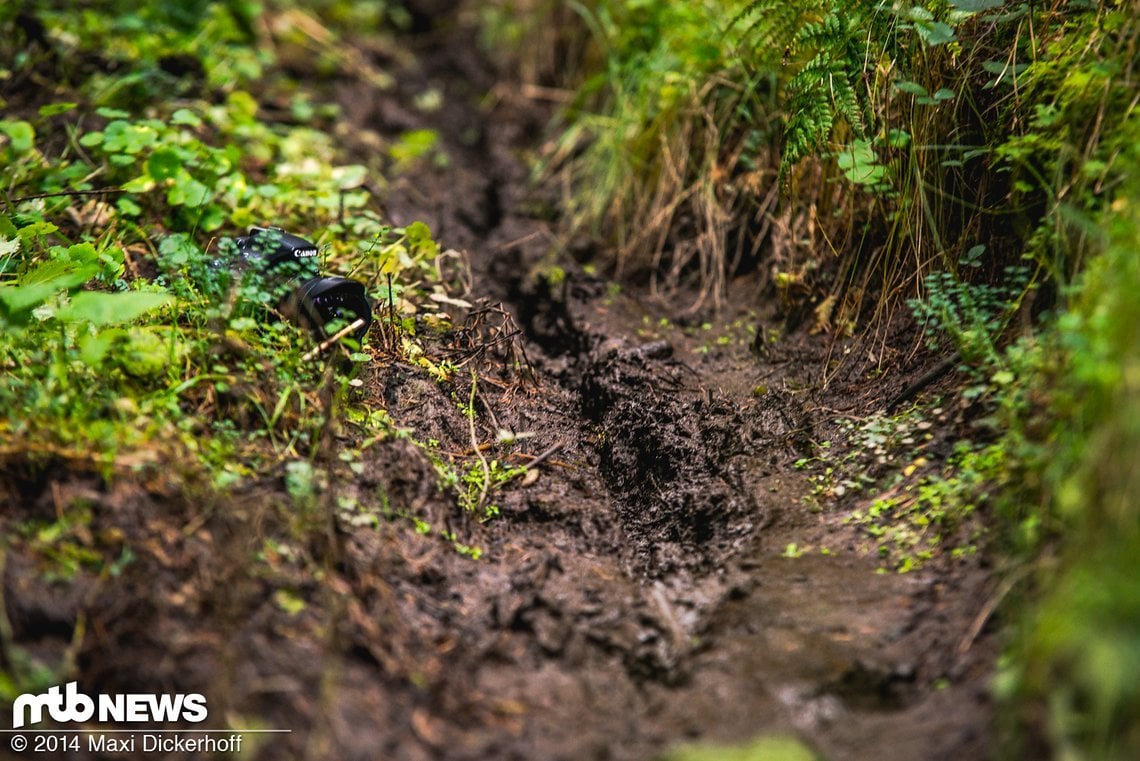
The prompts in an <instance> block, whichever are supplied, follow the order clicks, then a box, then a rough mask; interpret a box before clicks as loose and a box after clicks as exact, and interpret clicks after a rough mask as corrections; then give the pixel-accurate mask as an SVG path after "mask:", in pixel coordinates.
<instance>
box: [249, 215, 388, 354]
mask: <svg viewBox="0 0 1140 761" xmlns="http://www.w3.org/2000/svg"><path fill="white" fill-rule="evenodd" d="M234 243H235V244H236V245H237V254H238V256H240V257H241V259H242V261H241V262H237V263H233V262H231V263H230V264H231V266H232V265H233V264H237V265H238V266H241V267H242V268H243V269H245V270H246V271H247V272H252V273H254V274H255V277H257V278H258V279H259V280H260V281H261V283H262V284H263V285H264V286H265V288H264V289H263V290H262V291H261V292H262V293H264V294H267V296H266V297H267V298H268V300H269V301H275V302H276V304H275V306H276V308H277V311H278V312H280V313H281V314H283V315H285V316H286V317H288V318H289V319H291V320H293V321H294V322H296V323H298V324H300V325H303V326H305V327H307V328H309V329H310V330H312V331H313V332H314V333H316V334H317V335H318V336H320V337H327V336H328V335H329V334H330V333H332V332H334V330H330V329H329V328H330V327H332V326H335V325H338V324H339V327H348V326H350V325H354V324H357V323H358V322H359V325H358V327H357V328H356V329H355V330H353V331H352V335H353V336H355V338H356V340H357V341H360V340H362V339H363V338H364V334H365V333H367V332H368V326H369V325H371V324H372V305H371V304H370V303H369V302H368V296H367V294H366V293H365V290H364V285H362V284H361V283H359V282H357V281H355V280H349V279H348V278H344V277H322V276H321V273H320V264H319V262H318V260H317V247H316V246H315V245H314V244H313V243H311V242H309V241H307V240H305V239H304V238H301V237H298V236H296V235H291V234H289V233H287V232H285V231H284V230H282V229H280V228H278V227H251V228H250V230H249V235H242V236H239V237H237V238H235V239H234ZM267 306H268V305H267Z"/></svg>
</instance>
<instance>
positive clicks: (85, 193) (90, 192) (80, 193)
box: [12, 188, 127, 203]
mask: <svg viewBox="0 0 1140 761" xmlns="http://www.w3.org/2000/svg"><path fill="white" fill-rule="evenodd" d="M126 192H127V191H125V190H123V189H122V188H100V189H98V190H59V191H56V192H55V193H35V194H33V195H30V196H20V197H19V198H13V199H12V203H20V202H21V201H35V200H37V199H40V198H59V197H60V196H96V195H107V194H110V193H126Z"/></svg>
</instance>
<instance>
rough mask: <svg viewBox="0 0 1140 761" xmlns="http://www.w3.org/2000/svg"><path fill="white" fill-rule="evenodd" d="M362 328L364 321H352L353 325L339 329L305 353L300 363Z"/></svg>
mask: <svg viewBox="0 0 1140 761" xmlns="http://www.w3.org/2000/svg"><path fill="white" fill-rule="evenodd" d="M363 327H364V320H362V319H361V320H355V321H353V323H352V324H351V325H347V326H345V327H343V328H341V329H340V330H338V331H337V332H336V333H335V334H334V335H332V336H330V337H328V338H326V339H325V340H324V341H322V342H321V343H319V344H317V345H316V346H314V347H313V348H312V349H310V350H309V351H307V352H305V354H304V356H302V357H301V361H302V362H308V361H309V360H310V359H313V358H314V357H316V356H317V355H319V354H320V353H321V352H323V351H324V350H325V349H327V348H329V347H330V346H332V345H333V344H335V343H336V342H337V341H339V340H340V339H342V338H344V337H345V336H347V335H348V334H349V333H353V332H355V331H357V330H360V329H361V328H363Z"/></svg>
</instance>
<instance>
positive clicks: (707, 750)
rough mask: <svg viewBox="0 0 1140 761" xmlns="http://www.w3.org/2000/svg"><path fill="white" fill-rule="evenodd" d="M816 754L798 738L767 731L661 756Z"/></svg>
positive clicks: (762, 760) (764, 760) (772, 760)
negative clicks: (747, 739)
mask: <svg viewBox="0 0 1140 761" xmlns="http://www.w3.org/2000/svg"><path fill="white" fill-rule="evenodd" d="M819 758H820V757H819V755H817V754H816V753H815V751H813V750H811V749H810V748H809V747H808V746H807V745H805V744H804V743H803V742H801V741H800V740H798V739H796V738H794V737H788V736H783V735H769V736H766V737H761V738H759V739H757V740H753V741H752V742H750V743H747V744H743V745H737V746H726V745H712V744H702V745H685V746H681V747H679V748H674V749H673V750H670V751H669V752H668V753H666V754H665V755H663V756H661V757H660V760H661V761H817V759H819Z"/></svg>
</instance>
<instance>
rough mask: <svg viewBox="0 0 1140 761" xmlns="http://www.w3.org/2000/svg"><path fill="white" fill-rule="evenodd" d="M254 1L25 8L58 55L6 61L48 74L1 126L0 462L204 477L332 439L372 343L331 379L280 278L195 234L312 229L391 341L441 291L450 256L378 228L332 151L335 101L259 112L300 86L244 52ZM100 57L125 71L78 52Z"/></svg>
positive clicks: (255, 466)
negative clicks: (376, 305)
mask: <svg viewBox="0 0 1140 761" xmlns="http://www.w3.org/2000/svg"><path fill="white" fill-rule="evenodd" d="M381 5H383V4H376V3H370V4H365V6H367V7H365V6H360V7H357V8H356V9H355V10H353V11H352V13H350V14H349V16H346V17H344V18H340V16H337V14H342V12H343V11H345V10H346V7H345V6H344V4H340V3H325V4H323V5H322V6H321V8H320V9H319V10H320V12H321V13H325V14H328V15H329V17H330V19H331V18H332V17H334V16H335V17H337V18H339V19H340V21H338V22H337V23H348V22H349V21H350V20H351V19H352V18H359V14H361V13H369V12H372V13H383V12H384V10H383V8H381V7H380V6H381ZM111 11H115V12H114V13H112V12H111ZM255 11H256V12H260V9H255V8H253V7H252V6H249V5H247V4H244V3H241V2H232V3H201V2H190V3H182V4H174V5H171V4H158V3H143V4H141V5H140V4H133V3H111V4H109V5H107V6H106V7H102V8H100V9H98V10H94V9H91V10H83V11H82V12H79V13H65V12H61V11H56V10H54V9H53V8H36V9H34V12H35V14H36V16H37V19H38V20H39V21H40V22H41V23H42V24H43V25H44V27H45V28H46V29H48V30H50V32H51V39H50V44H51V45H56V46H58V49H56V50H55V51H54V52H55V53H57V54H61V55H56V56H54V57H45V56H41V55H40V52H39V51H40V48H39V47H34V46H33V48H31V49H30V50H28V51H25V52H23V53H19V54H16V55H14V56H13V57H12V59H11V60H12V67H13V69H12V71H11V72H6V74H11V73H13V72H14V73H16V74H24V73H28V72H30V71H32V70H33V69H34V68H35V67H40V68H39V69H38V70H37V72H38V73H36V74H35V77H43V76H47V75H48V74H47V72H48V71H49V70H50V71H51V72H52V74H51V75H52V76H54V77H56V78H58V80H59V81H60V83H61V86H60V88H59V90H58V92H52V93H40V92H38V91H36V90H34V89H24V90H20V91H18V92H17V93H16V95H17V96H19V98H21V99H22V100H21V101H19V102H13V103H10V104H9V108H8V111H7V113H6V114H5V119H4V120H3V121H0V159H3V160H4V161H5V162H6V164H7V166H6V187H5V195H4V196H3V199H2V201H0V202H2V203H3V206H2V207H0V212H3V213H0V328H3V330H2V331H0V367H2V368H3V372H4V374H5V383H4V384H3V387H2V388H0V408H3V409H4V410H6V411H7V414H6V415H5V417H4V420H3V421H2V422H0V439H2V441H3V443H4V452H5V455H6V456H22V457H27V458H30V459H33V460H35V459H41V458H50V457H64V458H66V459H68V460H71V461H73V462H76V463H77V464H81V463H88V464H92V465H94V466H96V467H98V468H106V469H107V471H106V472H108V473H109V472H110V471H111V470H112V469H114V468H116V467H127V466H132V465H140V466H141V465H145V464H146V463H148V462H161V461H164V460H174V461H178V462H180V463H182V464H183V468H184V469H185V470H187V471H193V470H195V469H203V470H205V471H206V472H207V473H208V474H209V475H210V476H211V477H212V478H213V479H214V481H215V483H216V484H218V485H228V484H232V483H234V482H235V481H237V480H240V479H242V478H245V477H247V476H249V475H252V474H256V473H259V472H263V471H264V469H265V468H267V467H270V466H271V465H273V464H274V463H275V462H277V461H279V460H281V459H285V458H288V459H290V460H298V458H300V460H299V461H300V462H305V461H306V460H307V458H310V457H312V456H314V454H315V453H316V452H317V450H318V448H319V444H320V441H321V440H322V438H323V437H325V436H327V435H328V434H329V432H330V431H335V426H332V425H331V424H330V421H331V420H332V418H333V409H332V406H337V407H339V408H340V409H342V410H343V408H344V407H345V406H348V407H349V408H350V409H351V404H350V401H349V400H350V397H351V393H350V392H351V389H352V386H351V385H350V382H351V381H352V376H353V374H354V373H355V372H356V368H357V367H358V366H359V364H360V362H362V361H365V360H369V359H371V355H370V354H368V353H366V352H360V351H355V352H353V353H351V359H350V362H349V363H344V364H334V365H333V366H331V367H330V368H328V370H327V371H326V368H324V367H323V365H322V364H321V363H319V362H313V361H306V360H305V359H303V354H304V353H305V351H307V349H308V348H310V346H309V341H308V337H307V336H306V335H305V334H304V333H303V332H302V331H300V330H299V329H297V328H295V327H293V326H292V325H291V324H289V323H288V322H287V321H284V320H281V319H280V315H279V314H277V307H278V306H279V304H280V302H281V297H282V295H283V292H284V291H285V290H288V289H289V287H290V286H289V283H288V277H285V276H284V275H286V274H287V273H283V272H275V273H273V275H272V276H270V275H268V274H267V273H265V272H263V271H260V270H257V269H255V268H248V267H244V266H243V265H242V263H241V262H240V261H239V260H238V258H237V255H236V252H235V247H234V244H233V242H232V240H229V239H227V238H224V237H222V238H221V239H220V240H213V241H211V242H210V243H208V244H207V238H206V236H205V234H206V233H209V232H211V231H221V230H222V229H223V228H224V229H225V230H226V231H233V230H237V231H242V230H243V229H244V228H245V227H246V226H247V225H249V224H251V223H258V224H263V223H264V222H265V221H266V220H269V221H272V222H273V223H274V224H278V225H281V226H283V227H288V228H292V229H296V230H298V231H302V232H303V234H305V235H306V236H307V237H311V238H314V239H317V240H318V241H321V240H326V239H327V242H325V243H324V245H323V246H322V258H323V260H324V261H323V264H322V267H321V269H322V271H325V272H329V273H337V274H346V275H348V274H351V275H355V276H356V277H359V278H360V279H362V280H364V281H365V282H366V284H367V285H368V287H369V290H370V292H371V295H372V296H373V297H374V298H376V299H377V300H380V301H382V302H383V303H384V304H385V305H386V306H387V307H388V308H387V309H386V310H385V315H384V317H385V321H386V322H387V321H394V322H395V325H394V326H392V328H391V330H393V331H394V332H397V333H402V332H403V330H404V328H405V327H406V324H407V323H406V321H405V317H406V316H407V315H408V314H409V313H411V312H413V311H415V310H416V309H417V306H416V304H417V302H427V303H430V300H429V296H431V295H433V294H438V293H443V292H445V287H444V284H443V283H442V281H441V278H442V277H443V274H442V273H443V268H442V266H441V265H442V259H444V258H446V257H445V255H443V254H441V251H440V247H439V246H438V244H437V243H436V242H435V241H434V240H433V239H432V235H431V231H430V230H429V229H428V228H427V227H426V226H425V225H423V224H422V223H414V224H412V225H409V226H408V227H407V228H392V227H391V226H389V225H386V224H384V223H383V221H382V220H381V219H380V217H379V215H378V214H377V213H376V212H375V211H374V210H372V209H370V208H367V207H368V206H369V205H370V204H371V202H372V199H371V196H370V194H369V192H368V191H366V190H365V189H364V188H363V183H364V181H365V179H366V175H367V170H366V169H365V167H363V166H359V165H339V164H338V161H337V159H338V152H337V149H336V141H335V140H334V138H333V136H332V135H331V134H330V133H329V132H328V131H326V130H325V129H322V128H321V126H320V124H319V120H318V119H317V118H316V116H317V115H320V114H324V115H326V116H327V115H329V114H332V113H334V112H335V110H333V111H330V110H329V109H328V108H325V107H323V106H321V107H313V108H312V109H311V115H313V116H314V118H313V120H312V122H311V123H308V124H305V123H297V122H295V121H293V120H288V121H286V122H278V121H275V120H274V119H271V118H266V115H265V113H264V112H263V107H262V105H261V103H260V102H259V99H260V98H264V97H266V94H267V92H268V94H269V95H270V96H272V97H273V99H275V100H276V99H277V98H278V97H280V95H281V93H282V92H288V93H289V95H290V97H297V98H301V99H302V100H305V102H309V100H308V96H307V95H304V94H299V93H296V92H295V85H292V84H288V83H286V82H284V81H283V80H282V79H281V78H280V77H279V76H277V75H276V72H275V73H274V76H271V77H265V76H264V75H265V74H266V73H267V72H271V71H273V67H274V66H275V61H274V58H273V56H272V55H271V54H270V52H269V49H268V48H266V47H264V46H261V45H259V44H256V41H255V39H254V35H253V34H252V30H251V28H250V26H249V24H250V21H251V19H252V18H253V16H254V14H255ZM297 13H300V11H295V10H287V11H284V12H282V13H281V17H283V18H285V19H287V20H289V19H294V18H296V16H295V15H294V14H297ZM353 14H356V15H353ZM11 20H12V19H11V17H9V16H3V15H0V23H2V24H7V23H9V22H10V21H11ZM313 23H314V24H315V23H316V22H313ZM308 28H310V29H311V28H312V25H310V26H309V27H308ZM329 35H330V37H335V32H331V31H330V32H329ZM12 39H14V37H9V38H6V39H4V41H2V42H0V46H3V45H7V44H11V42H12ZM63 54H65V55H63ZM100 56H105V57H107V58H109V59H111V60H122V61H123V62H124V65H123V66H121V67H119V68H118V69H117V70H116V71H114V72H112V73H105V72H103V71H102V68H100V67H95V68H92V67H89V66H87V65H86V64H87V62H89V61H92V60H95V59H97V58H98V57H100ZM172 56H183V57H184V58H193V59H196V60H197V61H198V63H200V64H201V69H198V68H196V67H195V66H194V65H192V63H191V62H189V61H187V60H182V59H178V60H182V63H183V64H185V67H184V68H186V67H188V68H187V72H188V73H185V74H184V75H178V76H183V79H185V81H183V80H182V79H179V80H178V82H173V81H171V80H170V77H174V78H175V79H178V76H176V75H175V74H171V73H170V72H169V71H167V69H172V67H173V68H178V67H177V66H174V64H173V63H172V60H174V59H172ZM99 60H102V59H99ZM49 67H56V68H55V69H50V68H49ZM164 67H165V68H164ZM234 67H237V68H236V69H235V68H234ZM195 72H197V73H195ZM204 72H205V73H206V79H205V80H202V79H200V76H201V75H202V74H203V73H204ZM214 75H217V76H218V80H217V81H215V80H214V79H213V77H214ZM199 88H205V90H202V89H199ZM41 96H47V97H51V98H55V99H57V100H49V101H47V102H42V101H38V100H36V98H39V97H41ZM160 96H161V97H160ZM195 96H200V97H195ZM27 99H31V102H25V101H26V100H27ZM81 101H82V105H78V104H79V103H80V102H81ZM88 199H90V200H88ZM140 269H141V270H142V271H145V272H147V273H151V274H153V275H154V277H153V278H147V277H142V276H140ZM409 340H410V341H411V342H413V343H414V338H412V339H409ZM399 345H400V343H399V339H397V340H396V346H397V347H399ZM409 362H412V363H417V364H430V362H427V361H426V360H420V359H416V358H409ZM357 383H358V382H357ZM372 412H375V411H367V410H364V411H361V412H360V414H357V415H355V416H354V415H346V417H347V418H348V419H350V420H352V421H355V422H352V423H351V424H352V425H353V426H355V427H356V428H358V429H360V430H362V431H363V435H364V436H365V437H366V438H371V439H373V440H374V439H376V438H377V437H381V436H383V435H386V434H387V432H389V431H390V430H391V428H392V426H391V420H390V419H387V418H386V416H380V417H378V416H377V415H375V414H372ZM187 455H188V456H187ZM290 473H292V471H290ZM295 480H296V479H294V480H293V481H290V482H289V483H290V484H293V483H294V481H295Z"/></svg>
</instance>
